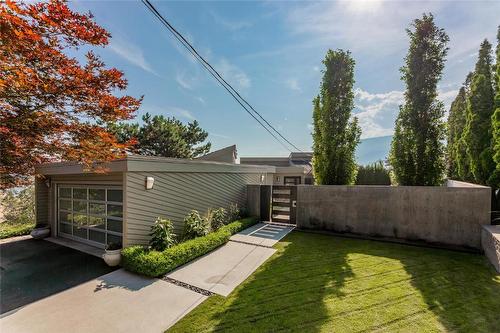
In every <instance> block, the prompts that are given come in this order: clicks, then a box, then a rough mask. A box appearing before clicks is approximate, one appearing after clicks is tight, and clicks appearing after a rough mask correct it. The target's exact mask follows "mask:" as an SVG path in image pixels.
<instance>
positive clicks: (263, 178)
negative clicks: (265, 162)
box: [260, 174, 266, 183]
mask: <svg viewBox="0 0 500 333" xmlns="http://www.w3.org/2000/svg"><path fill="white" fill-rule="evenodd" d="M264 180H266V177H265V176H264V174H262V175H260V182H261V183H263V182H264Z"/></svg>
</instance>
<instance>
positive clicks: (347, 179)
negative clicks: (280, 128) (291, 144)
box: [313, 50, 361, 185]
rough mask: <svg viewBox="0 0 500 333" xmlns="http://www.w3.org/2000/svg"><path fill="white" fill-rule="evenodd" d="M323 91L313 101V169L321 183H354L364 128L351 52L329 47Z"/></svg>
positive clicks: (325, 62)
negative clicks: (356, 109)
mask: <svg viewBox="0 0 500 333" xmlns="http://www.w3.org/2000/svg"><path fill="white" fill-rule="evenodd" d="M323 64H324V65H325V70H324V72H323V80H322V82H321V90H320V94H319V95H318V96H317V97H316V98H315V99H314V100H313V106H314V110H313V123H314V130H313V141H314V143H313V150H314V158H313V170H314V177H315V179H316V182H317V183H318V184H322V185H343V184H353V183H354V181H355V180H356V161H355V156H354V153H355V150H356V146H357V144H358V143H359V137H360V135H361V129H360V128H359V125H358V121H357V118H353V119H352V120H350V118H351V112H352V109H353V108H354V92H353V85H354V59H352V57H351V54H350V52H348V51H347V52H346V51H343V50H337V51H332V50H328V52H327V53H326V56H325V59H324V60H323Z"/></svg>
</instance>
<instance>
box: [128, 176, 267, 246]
mask: <svg viewBox="0 0 500 333" xmlns="http://www.w3.org/2000/svg"><path fill="white" fill-rule="evenodd" d="M260 175H261V174H260V173H217V172H210V173H203V172H193V173H181V172H127V173H126V177H125V185H124V187H125V196H126V198H125V206H126V217H125V218H126V221H127V222H126V226H125V228H126V230H125V233H126V237H125V243H126V244H125V245H133V244H146V243H147V242H148V241H149V238H150V237H149V232H150V229H151V225H152V224H153V223H154V221H155V220H156V218H157V217H158V216H161V217H166V218H169V219H170V220H172V222H173V224H174V227H175V232H176V233H178V234H181V233H182V230H183V228H184V223H183V220H184V217H185V216H186V214H188V213H189V212H190V211H191V210H193V209H196V210H198V211H199V212H200V213H202V214H204V213H206V211H207V210H208V209H209V208H217V207H225V208H227V207H228V206H229V205H230V204H231V203H238V205H239V206H240V207H242V206H245V203H246V185H247V184H259V182H260ZM146 177H153V178H154V179H155V181H154V187H153V189H151V190H146V189H145V186H144V183H145V179H146ZM266 177H270V176H269V175H266ZM266 181H267V179H266Z"/></svg>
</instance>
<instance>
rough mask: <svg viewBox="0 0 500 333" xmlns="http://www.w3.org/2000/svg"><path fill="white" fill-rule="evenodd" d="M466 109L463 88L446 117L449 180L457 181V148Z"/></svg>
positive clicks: (463, 125)
mask: <svg viewBox="0 0 500 333" xmlns="http://www.w3.org/2000/svg"><path fill="white" fill-rule="evenodd" d="M466 108H467V98H466V95H465V87H461V88H460V90H459V92H458V95H457V97H455V100H454V101H453V102H452V103H451V107H450V112H449V115H448V140H447V149H446V150H447V154H446V159H447V163H446V164H447V175H448V178H451V179H459V178H460V176H459V173H458V169H459V166H458V154H459V153H460V149H459V147H458V145H459V141H460V138H461V137H462V132H463V129H464V127H465V111H466Z"/></svg>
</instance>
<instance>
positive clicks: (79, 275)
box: [0, 238, 114, 313]
mask: <svg viewBox="0 0 500 333" xmlns="http://www.w3.org/2000/svg"><path fill="white" fill-rule="evenodd" d="M113 270H114V269H113V268H110V267H108V266H107V265H106V264H105V263H104V261H103V260H102V259H101V258H97V257H94V256H91V255H88V254H86V253H82V252H79V251H76V250H73V249H70V248H67V247H64V246H60V245H57V244H53V243H50V242H46V241H41V240H34V239H32V238H28V239H26V238H20V240H16V241H10V242H2V243H1V244H0V313H5V312H7V311H10V310H13V309H15V308H18V307H20V306H23V305H26V304H29V303H32V302H34V301H37V300H39V299H42V298H44V297H47V296H50V295H53V294H55V293H58V292H61V291H63V290H66V289H68V288H71V287H74V286H77V285H79V284H81V283H84V282H87V281H90V280H92V279H94V278H96V277H98V276H101V275H104V274H107V273H109V272H112V271H113Z"/></svg>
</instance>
